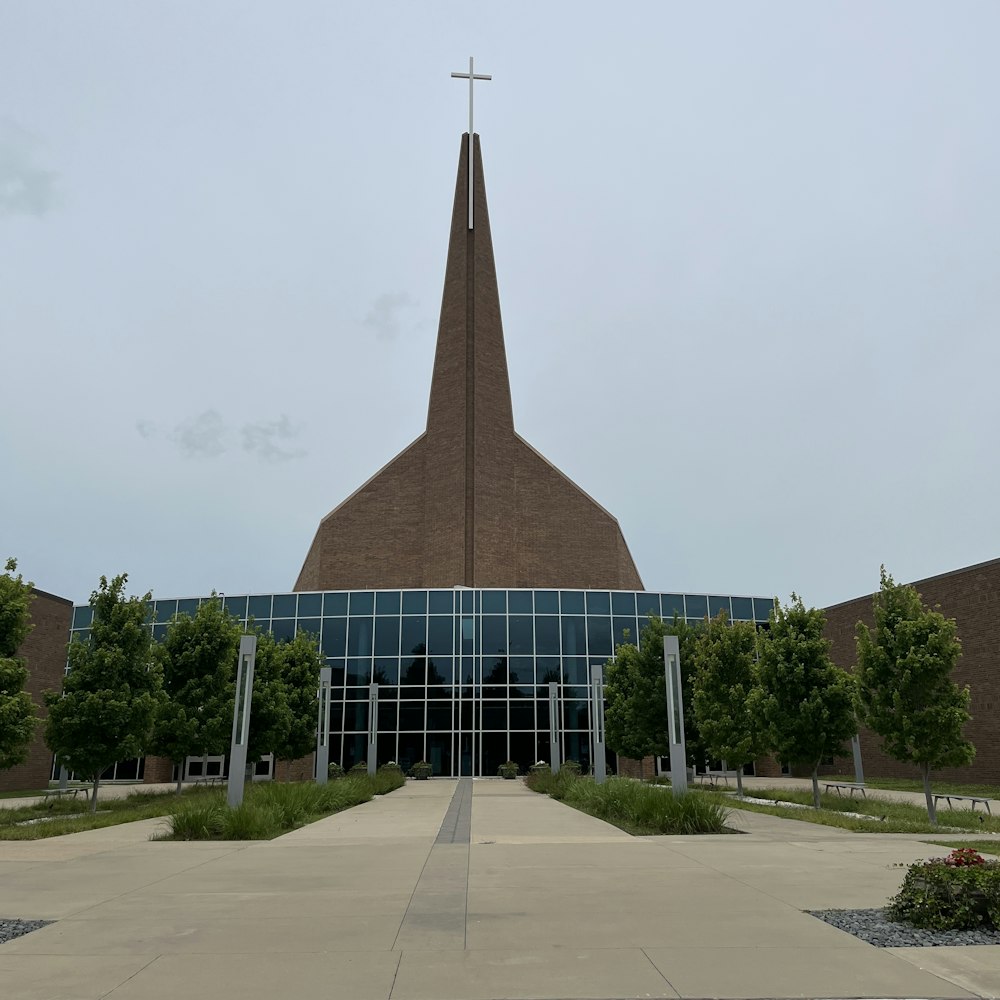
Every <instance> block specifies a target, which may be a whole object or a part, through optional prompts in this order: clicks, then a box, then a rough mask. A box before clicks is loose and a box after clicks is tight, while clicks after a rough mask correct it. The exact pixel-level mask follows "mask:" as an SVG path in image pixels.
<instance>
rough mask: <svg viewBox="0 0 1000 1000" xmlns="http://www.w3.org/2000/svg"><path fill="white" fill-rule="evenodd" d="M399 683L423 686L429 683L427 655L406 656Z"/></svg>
mask: <svg viewBox="0 0 1000 1000" xmlns="http://www.w3.org/2000/svg"><path fill="white" fill-rule="evenodd" d="M399 683H400V684H415V685H419V686H420V687H423V686H424V685H425V684H426V683H427V657H425V656H414V657H412V658H405V659H404V660H403V661H402V664H401V671H400V675H399Z"/></svg>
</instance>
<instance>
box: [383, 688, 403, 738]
mask: <svg viewBox="0 0 1000 1000" xmlns="http://www.w3.org/2000/svg"><path fill="white" fill-rule="evenodd" d="M381 694H382V692H381V691H380V692H379V695H380V697H379V700H378V729H379V733H386V732H389V733H394V732H395V731H396V722H397V721H398V719H399V715H398V712H399V703H398V702H395V701H385V700H383V699H382V697H381Z"/></svg>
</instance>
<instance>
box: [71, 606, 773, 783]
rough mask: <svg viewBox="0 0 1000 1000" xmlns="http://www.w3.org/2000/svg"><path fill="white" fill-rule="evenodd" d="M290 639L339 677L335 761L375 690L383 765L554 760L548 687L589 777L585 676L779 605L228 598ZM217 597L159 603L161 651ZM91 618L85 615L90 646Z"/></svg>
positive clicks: (471, 765) (351, 752)
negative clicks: (667, 623) (677, 625)
mask: <svg viewBox="0 0 1000 1000" xmlns="http://www.w3.org/2000/svg"><path fill="white" fill-rule="evenodd" d="M222 599H223V600H224V601H225V605H226V608H227V609H228V610H229V611H230V612H231V613H232V614H233V615H234V616H235V617H236V618H238V619H239V620H240V621H241V622H244V623H247V622H251V621H252V622H253V623H254V624H255V625H256V626H257V627H259V628H261V629H264V630H267V631H270V632H271V633H272V634H273V635H274V636H275V638H276V639H278V640H279V641H280V640H282V639H290V638H292V637H293V636H294V635H295V634H296V632H308V633H309V634H310V635H312V636H314V637H315V638H316V639H317V641H318V643H319V646H320V650H321V651H322V654H323V656H324V657H325V660H326V664H327V665H328V666H329V667H331V668H332V672H333V689H332V707H331V713H330V730H331V732H330V760H331V761H339V762H340V763H341V764H342V765H343V767H344V768H345V769H347V768H350V767H351V766H352V765H353V764H356V763H357V762H359V761H361V760H364V759H365V757H366V755H367V751H368V745H367V744H368V731H369V717H368V713H369V685H370V684H372V683H376V684H378V686H379V688H378V710H377V711H378V718H377V720H376V733H377V736H376V745H377V756H378V763H380V764H383V763H386V762H387V761H390V760H394V761H396V762H397V763H399V764H400V765H401V766H402V767H403V768H409V767H410V766H411V765H413V764H414V763H416V762H417V761H419V760H426V761H428V762H429V763H430V764H431V766H432V768H433V773H434V774H436V775H445V776H460V775H473V776H490V775H495V774H496V773H497V769H498V768H499V767H500V765H501V764H502V763H504V761H507V760H514V761H516V762H517V763H518V764H519V765H521V767H522V768H527V767H528V766H530V765H531V764H532V763H534V762H535V761H538V760H545V761H547V760H548V758H549V739H550V733H551V720H550V718H549V710H550V709H549V683H550V682H552V681H555V682H557V683H558V685H559V700H558V711H559V713H560V719H559V720H558V721H559V727H558V728H559V732H560V733H561V738H562V754H563V759H564V760H577V761H579V762H580V764H581V765H583V766H584V767H588V766H589V765H590V732H589V729H590V717H589V716H590V713H589V704H588V688H587V684H588V674H589V668H590V666H591V665H592V664H603V663H605V662H606V661H607V660H608V659H609V658H610V657H611V656H612V655H613V653H614V646H615V645H616V644H618V643H621V642H624V641H631V642H636V641H637V639H638V636H639V635H640V633H641V631H642V629H643V627H644V626H645V624H646V622H647V621H648V616H649V615H650V614H657V615H661V616H662V617H664V618H666V619H668V620H669V619H672V618H673V617H674V615H675V614H676V615H678V616H679V617H684V618H688V619H689V620H691V621H700V620H701V619H703V618H704V617H705V616H706V615H715V614H717V613H718V612H719V611H721V610H725V611H726V612H727V614H729V616H730V617H731V618H732V619H735V620H750V621H754V620H756V621H766V620H767V617H768V614H769V612H770V610H771V607H772V604H773V601H772V600H771V599H770V598H755V597H728V596H719V595H685V594H659V593H634V592H628V591H580V590H466V589H455V590H405V591H398V590H386V591H351V592H345V591H338V592H333V593H311V594H263V595H260V594H258V595H250V596H242V597H229V596H226V597H224V598H222ZM202 600H208V598H188V599H181V600H158V601H154V602H150V606H149V618H148V620H149V623H150V625H151V628H152V630H153V635H154V638H157V639H160V638H162V637H163V635H164V634H165V632H166V629H167V627H168V626H167V623H168V622H169V620H170V618H171V617H172V616H173V615H175V614H178V613H180V614H193V613H194V611H195V610H196V609H197V607H198V605H199V603H200V602H201V601H202ZM90 614H91V609H90V608H89V607H78V608H76V609H75V613H74V622H73V626H74V633H75V634H79V635H85V634H86V630H87V627H88V626H89V624H90Z"/></svg>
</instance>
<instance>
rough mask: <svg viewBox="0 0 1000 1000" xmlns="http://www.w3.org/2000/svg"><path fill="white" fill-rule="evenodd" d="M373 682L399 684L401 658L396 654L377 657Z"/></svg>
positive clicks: (388, 684)
mask: <svg viewBox="0 0 1000 1000" xmlns="http://www.w3.org/2000/svg"><path fill="white" fill-rule="evenodd" d="M372 684H385V685H386V686H391V687H395V686H396V685H397V684H399V659H398V657H395V656H382V657H378V656H377V657H375V667H374V671H373V673H372Z"/></svg>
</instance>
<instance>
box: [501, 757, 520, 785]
mask: <svg viewBox="0 0 1000 1000" xmlns="http://www.w3.org/2000/svg"><path fill="white" fill-rule="evenodd" d="M520 773H521V769H520V768H519V767H518V766H517V764H516V763H515V762H514V761H512V760H508V761H507V762H506V763H504V764H501V765H500V767H499V768H498V769H497V774H499V775H500V777H501V778H506V779H507V780H508V781H511V780H512V779H514V778H516V777H517V776H518V775H519V774H520Z"/></svg>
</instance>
